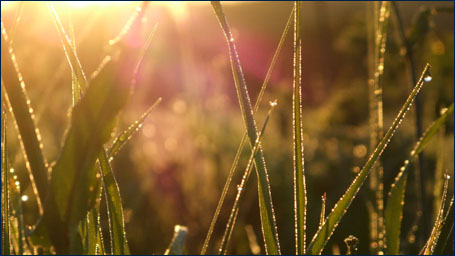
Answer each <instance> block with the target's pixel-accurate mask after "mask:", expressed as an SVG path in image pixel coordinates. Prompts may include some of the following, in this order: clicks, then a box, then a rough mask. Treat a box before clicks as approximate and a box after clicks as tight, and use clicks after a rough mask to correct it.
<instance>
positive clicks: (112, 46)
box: [89, 1, 156, 81]
mask: <svg viewBox="0 0 455 256" xmlns="http://www.w3.org/2000/svg"><path fill="white" fill-rule="evenodd" d="M148 6H149V2H148V1H144V2H142V7H136V10H135V12H134V13H133V14H132V15H131V17H130V18H129V19H128V21H127V22H126V24H125V25H124V26H123V28H122V29H121V30H120V32H119V33H118V35H117V36H116V37H115V38H114V39H112V40H109V42H108V44H107V47H106V48H107V49H108V51H107V52H108V53H107V56H106V57H104V58H103V59H102V60H101V62H100V64H98V66H97V68H96V69H95V71H93V72H92V74H90V76H89V78H90V81H92V80H93V79H95V78H96V77H97V76H98V74H99V73H100V71H101V70H102V69H103V68H104V67H105V66H106V65H107V64H108V63H109V62H110V61H111V59H112V58H111V55H112V54H114V53H115V51H116V50H120V51H121V50H122V49H121V45H122V42H124V41H125V40H127V39H128V36H127V35H128V34H129V33H131V32H132V31H133V30H134V27H135V26H136V25H137V24H139V22H140V21H141V19H142V17H144V14H145V11H146V10H147V7H148ZM155 29H156V26H155V28H154V29H153V31H152V32H151V34H150V36H149V39H151V38H152V36H153V34H154V31H155ZM140 61H141V58H140V59H139V63H140ZM137 66H138V65H137V64H136V65H135V67H137ZM133 79H134V78H133Z"/></svg>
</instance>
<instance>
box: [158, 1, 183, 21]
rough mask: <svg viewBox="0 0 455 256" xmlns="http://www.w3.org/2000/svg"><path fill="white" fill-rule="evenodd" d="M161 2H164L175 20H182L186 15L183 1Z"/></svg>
mask: <svg viewBox="0 0 455 256" xmlns="http://www.w3.org/2000/svg"><path fill="white" fill-rule="evenodd" d="M161 3H164V4H166V6H167V7H168V8H169V10H170V11H171V13H172V16H173V17H174V19H175V20H177V21H184V20H186V18H187V17H188V9H187V4H186V3H185V1H170V2H161Z"/></svg>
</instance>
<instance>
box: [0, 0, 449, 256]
mask: <svg viewBox="0 0 455 256" xmlns="http://www.w3.org/2000/svg"><path fill="white" fill-rule="evenodd" d="M211 4H212V8H213V11H214V13H215V16H216V18H217V19H218V22H219V24H220V26H221V30H222V32H223V34H224V36H225V39H226V43H227V48H228V51H229V58H230V64H231V71H232V77H233V80H234V85H233V86H234V87H235V90H236V93H237V95H236V96H237V100H238V104H239V107H240V111H241V116H242V120H243V124H244V129H245V130H246V131H245V132H244V135H243V137H242V139H241V142H240V145H239V147H238V149H237V153H236V155H235V157H234V161H233V164H232V167H231V169H230V171H229V173H228V176H227V179H226V183H225V185H224V187H223V190H222V192H221V196H220V199H219V200H218V203H217V206H216V209H215V213H214V215H213V218H212V220H211V222H210V226H209V228H208V232H207V236H206V238H205V240H204V241H201V243H202V251H201V254H202V255H203V254H206V253H208V252H209V248H210V247H209V245H210V241H211V240H214V228H215V225H216V223H217V221H218V219H219V215H220V213H222V210H223V209H222V206H223V203H224V201H225V198H226V197H227V195H228V190H229V189H230V187H231V183H232V179H233V176H234V172H235V170H236V169H237V167H238V165H239V159H240V155H241V154H242V151H243V147H244V144H245V142H246V141H248V142H249V144H250V151H249V157H248V161H247V163H246V166H245V168H244V172H243V175H242V178H241V181H240V184H239V185H237V186H234V189H235V191H236V193H235V194H236V195H235V198H234V201H233V205H232V208H230V209H229V210H228V211H226V213H228V216H229V217H228V219H227V223H226V226H225V228H224V232H223V234H222V237H221V239H220V244H219V248H218V250H217V253H218V254H220V255H224V254H228V253H229V244H230V242H231V241H230V240H231V238H232V235H233V233H234V230H235V228H236V223H237V222H238V217H239V215H241V214H242V211H241V210H242V209H241V200H242V198H243V197H245V193H246V191H245V190H246V188H247V186H248V184H249V183H248V180H249V178H250V176H251V173H252V172H253V169H255V173H256V175H255V177H256V178H257V186H258V187H257V189H258V191H257V199H258V203H259V205H258V208H259V214H260V226H261V231H262V240H263V244H262V245H263V246H264V250H265V253H266V254H272V255H278V254H281V253H282V251H281V245H280V240H279V236H278V234H279V233H278V231H279V228H280V226H279V225H277V223H278V221H277V220H276V217H275V209H274V207H273V201H272V191H271V185H270V180H269V173H268V169H267V166H266V161H265V157H264V152H263V147H262V142H263V138H264V136H266V135H265V130H266V128H267V125H268V123H269V121H270V120H271V118H272V112H273V111H274V110H275V109H276V108H277V102H276V101H273V102H270V107H269V110H268V112H267V114H266V116H265V119H264V121H263V124H262V126H261V129H260V130H258V127H257V121H256V120H257V119H256V118H257V116H256V114H257V112H258V110H259V107H260V103H261V101H262V98H263V96H264V93H265V90H266V88H267V85H268V83H269V80H270V77H271V74H272V71H273V69H274V67H275V65H276V62H277V59H278V56H279V55H280V52H281V49H282V47H283V45H284V41H285V38H286V36H287V34H288V32H289V30H290V28H291V27H292V25H294V38H293V65H289V69H290V70H292V72H293V82H292V90H290V91H291V92H292V100H291V104H290V106H292V109H289V112H292V125H291V126H292V135H293V136H292V145H289V148H292V149H293V158H292V165H293V170H292V174H293V184H292V185H291V184H288V186H289V187H291V186H292V187H293V198H292V199H291V198H289V201H288V202H289V207H290V208H291V205H292V208H293V211H294V220H291V219H288V220H284V221H285V222H293V225H292V226H293V227H294V237H295V254H297V255H303V254H310V255H316V254H322V253H323V251H324V250H325V249H326V245H327V244H328V242H329V241H330V239H331V237H332V235H333V234H334V232H335V230H336V229H337V227H338V225H339V223H340V222H341V221H342V220H343V217H344V216H345V215H346V214H348V213H349V212H351V211H353V210H352V209H351V208H350V205H351V204H352V202H353V201H354V199H355V198H356V197H357V196H358V195H359V191H360V189H361V188H362V186H363V184H365V182H366V180H367V178H368V177H369V176H370V184H369V192H371V193H370V194H371V195H372V196H371V198H369V199H368V200H369V201H370V203H371V204H372V207H370V212H369V214H370V223H369V224H370V229H371V230H370V231H371V233H370V238H371V241H372V242H374V243H375V245H372V246H371V248H370V250H371V252H372V253H373V254H383V253H387V254H399V253H401V252H402V251H401V250H400V242H401V241H402V235H401V233H402V227H403V224H402V219H403V216H404V210H403V209H404V207H405V206H406V200H405V194H406V192H407V179H408V175H409V170H410V169H411V164H412V163H414V162H416V160H417V159H419V156H421V153H422V152H423V150H424V148H425V147H426V146H427V145H428V144H429V142H430V141H431V140H432V139H433V138H434V137H437V136H436V135H438V132H439V131H440V129H442V128H443V127H444V125H445V123H446V121H447V120H448V119H450V118H452V117H453V113H454V105H453V103H452V104H451V105H450V106H449V107H448V108H446V109H444V111H442V112H441V114H440V116H439V117H438V118H437V119H436V120H435V121H434V122H433V123H431V124H430V126H429V127H428V128H427V130H426V131H425V132H423V134H422V135H421V136H420V135H419V139H418V140H417V142H416V144H415V146H414V147H413V149H412V151H411V152H410V153H409V154H408V155H404V154H403V158H405V157H406V160H405V161H404V164H403V165H402V167H401V168H400V169H399V172H398V174H397V175H396V177H395V179H394V182H393V184H392V186H391V187H390V190H389V192H388V194H387V196H386V197H384V191H385V190H384V189H388V188H384V186H385V185H384V184H385V182H384V173H383V166H382V164H381V157H382V156H383V152H384V150H386V148H387V147H388V145H389V143H390V141H391V140H392V138H393V137H394V135H395V133H396V131H397V129H398V128H399V127H400V125H401V124H402V122H403V120H404V118H405V116H406V114H407V112H408V111H409V110H410V108H411V106H412V104H413V103H414V102H415V101H416V98H417V97H418V95H419V92H420V91H421V89H422V88H423V87H424V85H426V84H429V83H430V82H431V81H432V79H433V77H432V75H431V73H430V64H428V63H427V64H426V65H425V66H424V68H423V69H422V71H421V75H420V77H419V78H418V79H413V80H415V84H414V86H413V87H412V90H411V92H410V93H409V95H408V97H407V98H406V100H405V101H404V103H403V104H402V106H401V108H400V109H399V110H398V113H397V114H396V116H395V118H394V119H393V121H392V123H391V124H390V126H388V128H386V127H387V126H384V110H383V104H384V103H383V91H384V90H385V88H384V71H386V70H387V69H385V67H386V66H385V65H386V62H385V57H386V54H387V51H386V38H387V32H388V27H389V26H388V23H389V13H390V10H391V3H389V2H385V1H382V2H380V3H375V4H374V5H375V6H376V7H377V8H376V9H375V10H374V15H373V16H374V18H375V20H374V21H373V27H374V29H373V31H372V32H373V33H374V36H372V37H371V38H372V39H373V41H372V42H370V55H373V56H370V59H371V60H370V81H371V83H370V84H369V85H368V86H369V96H370V97H369V100H370V107H369V114H370V151H371V152H370V154H369V157H368V158H367V159H366V162H365V163H364V165H363V168H361V169H360V170H359V172H358V173H357V174H356V177H355V178H354V179H353V180H352V182H350V185H349V186H348V188H347V189H346V191H345V193H344V194H343V195H342V196H341V197H340V198H339V199H338V200H337V201H336V203H335V205H334V206H333V208H332V209H331V211H330V213H329V214H328V215H327V214H326V208H327V207H328V201H327V197H326V194H324V195H323V196H322V204H321V209H320V212H319V210H316V209H309V208H308V202H307V197H308V195H309V190H307V179H306V173H307V172H308V171H307V170H305V168H304V144H305V141H304V138H305V136H304V124H305V122H306V121H307V120H305V119H304V115H303V112H304V110H303V101H304V99H303V98H302V88H303V87H304V85H303V82H302V80H303V79H302V78H303V77H304V76H305V69H304V68H303V66H304V64H305V63H303V61H302V52H303V51H305V45H304V44H303V43H302V37H303V36H304V34H303V33H304V32H303V29H302V28H303V24H302V16H303V15H305V10H304V9H303V8H302V3H301V2H299V1H296V2H295V4H294V7H293V8H292V9H291V10H290V16H289V19H288V21H287V23H286V26H285V28H284V30H283V33H282V36H281V38H280V41H279V43H278V46H277V48H276V51H275V53H274V55H273V58H272V61H271V63H270V65H269V68H268V70H267V73H266V75H265V79H264V81H263V83H262V87H261V89H260V92H259V96H258V98H257V101H256V103H255V105H254V107H253V105H252V104H251V101H250V92H249V90H248V86H247V83H246V79H245V75H244V72H243V69H242V64H241V56H239V53H238V51H237V49H236V41H235V38H234V36H233V33H232V30H231V27H230V26H229V24H228V22H227V20H228V17H226V15H225V13H224V10H223V7H222V5H221V3H220V2H219V1H212V3H211ZM23 5H24V3H21V5H20V7H19V9H18V13H17V17H16V18H15V23H14V24H13V26H12V27H11V29H10V30H7V28H5V26H4V24H3V21H2V27H1V28H2V36H1V37H2V39H1V40H2V44H1V46H2V65H1V67H2V79H1V80H2V81H1V82H2V83H1V89H2V106H1V107H2V109H1V158H2V159H1V163H2V168H1V171H2V174H1V178H2V196H1V200H2V209H1V211H2V236H1V239H2V241H1V242H2V248H1V250H2V255H8V254H54V253H55V254H88V255H93V254H97V255H104V254H113V255H127V254H130V253H131V251H130V248H129V247H130V246H129V243H128V239H127V233H126V228H125V219H126V216H125V212H124V209H123V207H124V204H123V202H122V197H121V193H120V188H119V184H118V182H117V180H116V177H115V175H114V171H113V167H112V165H111V162H112V160H113V159H114V158H115V157H116V156H117V153H118V152H119V151H120V150H121V149H122V147H123V146H124V145H125V144H126V143H127V142H129V141H130V140H131V138H132V137H133V136H134V135H135V134H136V132H137V131H138V130H139V129H141V127H142V125H143V124H144V122H145V120H146V118H147V117H148V116H149V115H151V114H152V113H153V110H154V109H155V108H156V107H157V106H158V104H159V103H160V102H161V101H162V98H161V97H160V98H158V99H157V100H156V101H155V102H154V103H153V104H152V105H151V106H150V107H149V108H148V109H147V111H146V112H145V113H144V114H143V115H142V116H141V117H140V118H139V119H138V120H137V121H135V122H134V123H133V124H131V125H130V126H128V127H127V128H125V129H124V130H122V131H121V132H120V133H118V134H117V135H116V136H113V133H114V131H115V127H116V121H117V119H118V116H119V114H120V113H121V112H122V110H124V109H125V108H126V105H127V102H128V101H129V99H130V96H131V94H132V91H133V90H134V86H135V84H136V82H137V79H138V72H139V67H140V66H141V64H142V62H143V61H144V59H145V55H146V54H145V53H146V51H147V50H148V49H149V48H150V47H151V46H152V45H153V43H152V38H153V36H154V34H155V32H156V29H157V25H155V26H154V27H153V28H151V29H150V28H146V29H147V30H148V33H147V35H148V36H147V39H146V40H145V42H143V43H142V44H141V47H131V45H129V44H128V43H127V42H129V41H128V40H129V39H131V38H137V35H138V33H139V31H140V30H141V29H143V27H141V24H142V18H143V17H144V12H145V9H146V8H147V7H148V3H146V2H144V4H143V5H142V8H139V9H137V10H136V11H135V12H134V14H133V15H132V16H131V18H130V19H129V20H128V22H127V23H126V25H125V26H124V27H123V29H122V30H121V31H120V33H119V34H118V35H117V36H116V37H115V38H114V39H112V40H110V41H109V44H108V46H109V53H108V54H107V55H106V56H105V58H103V60H102V61H101V62H100V64H99V65H98V67H97V68H96V69H95V71H94V72H93V73H92V74H91V75H90V76H86V75H85V72H84V69H83V66H82V64H81V61H80V59H79V56H78V53H77V49H76V36H75V33H74V28H73V24H72V20H71V17H70V19H69V20H68V24H66V23H62V20H61V19H60V17H59V14H58V12H57V11H56V9H54V7H53V5H52V4H48V8H49V15H50V16H51V17H52V20H53V22H54V24H55V27H56V29H57V33H58V36H59V38H60V40H61V45H62V47H63V50H64V53H65V55H66V60H67V64H68V65H69V67H70V70H71V76H72V79H71V85H72V89H71V92H72V97H71V100H72V104H71V109H70V116H69V118H68V119H69V124H68V127H67V128H66V132H65V136H64V139H63V143H62V145H61V147H60V149H59V154H58V157H57V158H56V159H55V162H52V164H48V162H47V159H46V158H45V157H44V154H43V145H42V143H41V136H40V133H39V130H38V128H37V125H36V118H35V115H34V112H33V109H32V107H31V102H30V100H29V97H28V95H27V90H26V83H25V82H26V81H24V78H23V77H22V75H21V72H20V67H19V65H18V63H17V61H16V57H15V54H14V47H13V45H12V41H13V38H12V37H14V34H15V33H16V27H17V23H19V21H20V16H21V12H22V8H23ZM392 8H394V10H395V12H396V15H397V16H398V23H399V24H401V21H400V18H399V13H398V9H397V7H396V5H395V4H392ZM401 25H402V24H401ZM401 25H400V27H401ZM400 31H401V32H400V33H401V36H402V37H403V38H402V39H403V40H404V44H405V45H406V47H407V48H410V47H411V46H410V44H411V43H410V42H408V41H406V40H407V39H406V36H405V35H404V33H403V29H402V28H401V30H400ZM416 33H417V32H416ZM8 35H11V38H10V37H8ZM370 36H371V35H370ZM409 40H410V41H412V40H414V41H415V40H417V39H416V36H415V35H414V37H412V33H411V36H410V37H409ZM407 61H408V62H407V63H408V65H410V66H411V67H410V69H411V70H414V69H415V67H414V65H415V63H414V62H415V60H414V59H413V57H412V56H410V55H407ZM413 67H414V68H413ZM413 72H415V70H414V71H412V72H411V76H415V75H412V74H413ZM305 86H311V84H308V85H305ZM416 113H420V112H419V111H416ZM419 115H420V114H419ZM10 120H12V123H14V124H15V128H16V130H17V134H18V135H19V136H18V138H17V140H18V142H19V144H20V145H21V148H22V154H23V157H24V159H25V166H26V170H27V172H28V175H29V177H30V181H31V186H32V188H33V192H34V194H33V195H34V197H35V200H36V202H37V209H38V213H37V215H38V216H39V218H38V221H37V223H36V225H34V226H33V227H31V228H30V229H26V228H25V226H24V223H23V211H22V205H21V199H20V187H19V186H20V184H19V182H18V181H17V177H16V176H15V175H13V173H14V172H13V169H11V170H10V168H9V166H10V161H11V160H10V159H9V158H8V145H9V144H8V143H7V137H8V136H7V132H8V133H9V132H10V131H9V130H8V131H7V127H8V126H7V123H8V122H10ZM308 121H309V120H308ZM418 122H419V121H418ZM418 122H417V123H418ZM418 125H419V124H416V126H418ZM384 131H386V132H384ZM417 134H419V128H417ZM112 137H114V139H113V141H112V143H109V141H110V140H111V139H112ZM109 144H110V146H109ZM242 169H243V168H242ZM342 171H343V170H342ZM419 175H420V174H419ZM253 176H254V175H253ZM420 178H422V177H420ZM439 178H440V179H443V186H442V188H441V195H440V198H439V194H435V195H436V199H435V200H436V202H437V203H438V204H439V205H438V210H437V211H436V218H435V219H434V224H433V227H432V229H431V232H430V233H429V235H428V237H425V240H426V241H425V243H424V244H421V245H419V246H421V250H420V253H421V254H425V255H429V254H442V253H444V252H445V251H447V249H446V247H447V246H448V244H449V243H451V241H450V239H451V237H453V220H454V218H453V195H452V196H450V195H449V189H448V187H449V180H450V176H449V175H448V173H447V172H446V173H445V174H444V175H443V177H439ZM420 182H421V180H417V183H420ZM420 185H422V184H420ZM308 186H311V184H308ZM103 192H104V193H103ZM421 196H422V197H424V196H425V195H421ZM448 198H451V200H450V202H448V203H447V201H448ZM421 200H422V204H423V205H425V200H424V199H423V198H421ZM102 201H103V202H104V204H102V203H101V202H102ZM103 205H105V206H106V209H105V211H106V212H107V216H103V215H102V211H103V209H102V208H101V207H102V206H103ZM384 205H385V207H384ZM423 210H424V211H425V210H426V209H425V208H424V209H423ZM313 211H314V212H316V214H317V213H319V214H318V216H319V222H317V221H316V222H315V223H316V225H315V226H317V230H316V231H315V233H314V235H313V236H312V239H311V241H309V242H308V243H307V236H309V234H308V230H307V222H308V221H312V220H310V219H309V218H307V216H309V215H308V214H309V213H308V212H313ZM354 211H355V210H354ZM104 217H106V219H105V221H107V223H108V231H109V232H108V233H109V235H108V236H105V234H103V230H102V228H101V221H102V220H104ZM282 221H283V220H282ZM281 223H282V222H281ZM237 226H239V225H237ZM247 227H249V228H247V233H248V239H249V240H250V246H251V251H252V252H257V251H258V249H257V248H256V247H259V245H258V244H257V242H255V241H254V240H255V239H253V238H252V237H253V236H254V231H253V230H251V226H247ZM190 233H191V230H189V229H188V228H187V227H186V226H181V225H176V226H175V228H174V236H173V238H172V240H171V242H170V245H169V247H168V249H167V250H165V251H164V252H163V254H165V255H180V254H184V253H186V252H187V251H186V250H185V243H186V240H187V237H188V236H189V234H190ZM360 240H364V238H360ZM365 240H366V239H365ZM345 243H346V245H347V254H355V253H356V252H357V249H358V248H357V246H358V243H359V239H358V238H356V237H354V236H349V237H347V238H346V239H345Z"/></svg>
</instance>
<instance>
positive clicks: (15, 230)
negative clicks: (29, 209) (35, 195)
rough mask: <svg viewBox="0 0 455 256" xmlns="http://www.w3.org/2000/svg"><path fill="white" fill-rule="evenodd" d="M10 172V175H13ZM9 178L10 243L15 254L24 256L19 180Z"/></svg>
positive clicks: (15, 177)
mask: <svg viewBox="0 0 455 256" xmlns="http://www.w3.org/2000/svg"><path fill="white" fill-rule="evenodd" d="M13 173H14V171H13V172H11V170H10V174H13ZM8 176H9V184H8V190H9V198H10V199H9V202H10V210H9V212H10V215H11V217H12V219H10V220H11V223H10V232H11V235H10V240H14V241H12V245H13V246H14V248H15V253H16V254H18V255H24V254H25V251H26V250H27V248H26V246H25V245H26V244H25V241H24V240H25V234H24V230H25V225H24V218H23V216H24V215H23V213H24V212H23V208H22V199H21V192H20V191H21V189H20V183H19V180H18V179H17V176H16V175H8ZM27 253H30V250H29V248H28V252H27Z"/></svg>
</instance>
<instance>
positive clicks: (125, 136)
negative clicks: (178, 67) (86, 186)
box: [108, 97, 162, 159]
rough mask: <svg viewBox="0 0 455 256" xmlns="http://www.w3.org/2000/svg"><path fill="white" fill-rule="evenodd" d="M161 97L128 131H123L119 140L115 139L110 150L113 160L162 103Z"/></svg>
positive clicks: (109, 154)
mask: <svg viewBox="0 0 455 256" xmlns="http://www.w3.org/2000/svg"><path fill="white" fill-rule="evenodd" d="M161 100H162V99H161V97H160V98H158V99H157V100H156V101H155V103H153V105H152V106H151V107H150V108H149V109H148V110H147V111H146V112H145V113H144V114H142V117H141V118H140V119H139V120H137V121H136V122H134V123H133V124H132V125H130V126H129V127H128V128H127V129H125V130H123V131H122V132H121V133H120V134H119V135H118V136H117V138H115V140H114V142H113V143H112V146H111V148H110V149H109V150H108V152H109V153H108V157H109V159H111V158H112V157H114V155H115V154H116V153H117V152H118V151H119V150H120V148H122V146H123V145H125V144H126V143H127V142H128V141H129V140H130V139H131V138H132V137H133V135H134V134H135V133H136V132H137V131H138V130H139V129H140V128H141V127H142V124H143V123H144V121H145V119H146V118H147V117H148V116H149V115H150V113H151V112H152V110H153V109H155V107H156V106H157V105H158V104H159V103H160V102H161Z"/></svg>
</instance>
